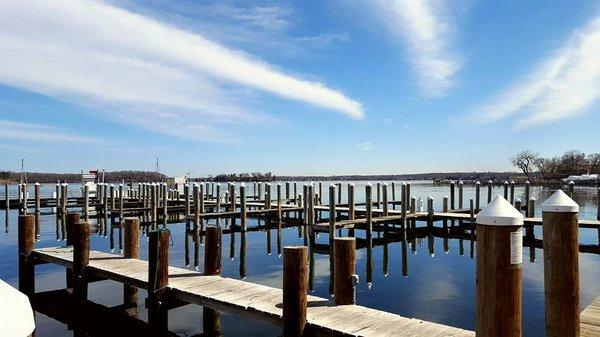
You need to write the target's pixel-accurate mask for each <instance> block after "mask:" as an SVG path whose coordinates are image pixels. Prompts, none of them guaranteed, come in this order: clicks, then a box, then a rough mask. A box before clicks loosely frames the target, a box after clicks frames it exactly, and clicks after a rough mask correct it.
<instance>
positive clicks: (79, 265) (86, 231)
mask: <svg viewBox="0 0 600 337" xmlns="http://www.w3.org/2000/svg"><path fill="white" fill-rule="evenodd" d="M70 234H71V236H72V239H71V240H72V242H73V297H74V298H75V300H76V301H77V302H78V304H83V303H84V302H85V301H87V293H88V280H87V274H86V270H85V269H86V268H87V266H88V263H89V261H90V225H89V224H88V223H87V222H85V221H78V222H76V223H75V224H73V226H72V228H71V232H70ZM67 237H68V236H67Z"/></svg>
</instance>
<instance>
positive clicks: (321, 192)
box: [319, 182, 323, 205]
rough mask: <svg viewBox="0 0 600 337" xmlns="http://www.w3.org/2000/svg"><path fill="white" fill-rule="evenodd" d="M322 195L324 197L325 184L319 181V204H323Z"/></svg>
mask: <svg viewBox="0 0 600 337" xmlns="http://www.w3.org/2000/svg"><path fill="white" fill-rule="evenodd" d="M322 197H323V184H322V183H321V182H319V205H322V204H323V200H321V198H322Z"/></svg>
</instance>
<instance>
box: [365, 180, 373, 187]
mask: <svg viewBox="0 0 600 337" xmlns="http://www.w3.org/2000/svg"><path fill="white" fill-rule="evenodd" d="M365 186H371V187H373V184H371V182H370V181H369V182H368V183H366V184H365Z"/></svg>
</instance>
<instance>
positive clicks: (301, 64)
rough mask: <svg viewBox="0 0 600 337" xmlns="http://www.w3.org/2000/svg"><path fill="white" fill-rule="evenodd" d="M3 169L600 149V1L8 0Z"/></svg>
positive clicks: (334, 165) (0, 92)
mask: <svg viewBox="0 0 600 337" xmlns="http://www.w3.org/2000/svg"><path fill="white" fill-rule="evenodd" d="M0 50H1V52H0V160H1V167H0V169H9V170H19V169H20V158H25V161H26V166H27V167H26V168H27V169H28V170H30V171H53V172H76V171H79V170H81V169H89V168H92V167H95V166H96V165H100V166H101V167H103V168H106V169H107V170H120V169H143V170H144V169H145V170H153V169H154V163H155V160H156V157H159V158H160V163H161V168H162V170H163V171H164V172H165V173H167V174H171V175H177V174H185V173H186V172H191V174H192V175H208V174H216V173H224V172H245V171H272V172H274V173H276V174H365V173H371V174H378V173H381V174H386V173H412V172H440V171H455V170H459V171H466V170H492V171H501V170H509V169H512V168H511V167H510V163H509V158H510V156H511V155H513V154H514V153H516V152H518V151H520V150H524V149H532V150H534V151H537V152H539V153H540V154H542V155H554V154H557V153H561V152H563V151H566V150H569V149H571V148H575V149H579V150H581V151H584V152H598V144H599V140H600V133H599V132H598V128H597V126H598V125H599V123H600V114H598V109H599V108H600V104H599V103H598V98H599V97H600V56H598V55H600V4H599V3H598V2H597V1H477V0H465V1H425V0H423V1H416V0H357V1H342V0H331V1H297V2H291V1H192V0H177V1H167V0H144V1H142V0H125V1H116V0H114V1H91V0H77V1H75V0H55V1H41V0H31V1H17V0H14V1H13V0H6V1H2V2H1V3H0Z"/></svg>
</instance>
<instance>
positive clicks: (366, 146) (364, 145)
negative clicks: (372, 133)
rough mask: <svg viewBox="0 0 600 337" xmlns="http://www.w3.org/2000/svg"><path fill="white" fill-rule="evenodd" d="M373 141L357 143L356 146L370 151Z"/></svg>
mask: <svg viewBox="0 0 600 337" xmlns="http://www.w3.org/2000/svg"><path fill="white" fill-rule="evenodd" d="M372 145H373V144H371V142H362V143H359V144H356V147H358V148H359V149H361V150H363V151H369V150H371V148H372Z"/></svg>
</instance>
